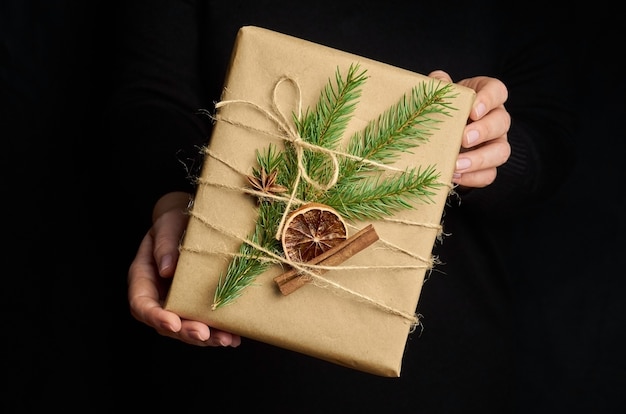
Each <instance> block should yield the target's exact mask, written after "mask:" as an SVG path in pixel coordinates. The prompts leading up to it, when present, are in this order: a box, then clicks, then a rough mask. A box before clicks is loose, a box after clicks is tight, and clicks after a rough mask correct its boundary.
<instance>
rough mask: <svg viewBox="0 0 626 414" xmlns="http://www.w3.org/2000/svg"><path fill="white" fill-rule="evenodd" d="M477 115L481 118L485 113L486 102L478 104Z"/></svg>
mask: <svg viewBox="0 0 626 414" xmlns="http://www.w3.org/2000/svg"><path fill="white" fill-rule="evenodd" d="M475 111H476V116H477V117H478V118H481V117H482V116H483V115H485V104H484V103H482V102H481V103H479V104H478V105H476V109H475Z"/></svg>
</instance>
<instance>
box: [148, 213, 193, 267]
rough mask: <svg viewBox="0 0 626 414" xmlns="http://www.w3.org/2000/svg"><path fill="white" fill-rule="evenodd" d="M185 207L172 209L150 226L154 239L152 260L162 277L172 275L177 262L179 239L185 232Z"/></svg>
mask: <svg viewBox="0 0 626 414" xmlns="http://www.w3.org/2000/svg"><path fill="white" fill-rule="evenodd" d="M185 209H186V207H180V208H174V209H172V210H170V211H167V212H165V213H163V214H162V215H161V216H160V217H159V218H157V220H156V221H155V222H154V225H153V226H152V235H153V237H154V260H155V261H156V263H158V266H159V274H160V275H161V276H163V277H171V276H173V275H174V270H175V268H176V263H177V261H178V256H179V250H178V247H179V245H180V239H181V237H182V235H183V233H184V231H185V228H186V226H187V222H188V220H189V216H188V215H187V214H185Z"/></svg>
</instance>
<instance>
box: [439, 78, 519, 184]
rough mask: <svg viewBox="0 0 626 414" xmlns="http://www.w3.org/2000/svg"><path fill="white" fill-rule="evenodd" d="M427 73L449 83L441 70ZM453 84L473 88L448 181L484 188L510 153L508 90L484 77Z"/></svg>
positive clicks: (495, 81) (492, 179) (497, 82)
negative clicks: (470, 109)
mask: <svg viewBox="0 0 626 414" xmlns="http://www.w3.org/2000/svg"><path fill="white" fill-rule="evenodd" d="M429 76H432V77H434V78H437V79H441V80H445V81H448V82H452V79H451V78H450V76H449V75H448V74H447V73H446V72H444V71H441V70H436V71H433V72H431V73H430V75H429ZM457 84H458V85H462V86H466V87H468V88H471V89H474V90H475V91H476V100H475V101H474V105H473V106H472V111H471V112H470V115H469V120H468V124H467V126H466V127H465V131H464V132H463V142H462V146H461V151H460V153H459V156H458V158H457V161H456V169H455V171H454V175H453V178H452V181H453V182H454V183H455V184H458V185H459V186H461V187H474V188H480V187H486V186H488V185H489V184H491V183H492V182H493V181H494V180H495V179H496V174H497V167H499V166H500V165H502V164H504V163H505V162H506V161H507V160H508V159H509V156H510V155H511V146H510V144H509V142H508V139H507V133H508V131H509V128H510V126H511V116H510V115H509V113H508V111H507V110H506V109H505V108H504V103H505V102H506V100H507V98H508V90H507V88H506V86H505V85H504V83H502V81H500V80H498V79H495V78H490V77H488V76H476V77H473V78H467V79H463V80H461V81H459V82H457Z"/></svg>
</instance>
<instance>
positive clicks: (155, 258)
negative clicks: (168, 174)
mask: <svg viewBox="0 0 626 414" xmlns="http://www.w3.org/2000/svg"><path fill="white" fill-rule="evenodd" d="M190 197H191V196H190V195H189V194H187V193H181V192H174V193H168V194H166V195H164V196H163V197H161V198H160V199H159V201H158V202H157V203H156V205H155V207H154V210H153V217H152V219H153V220H152V221H153V225H152V227H151V228H150V230H149V231H148V233H147V234H146V235H145V237H144V238H143V240H142V242H141V244H140V245H139V249H138V251H137V255H136V256H135V259H134V260H133V262H132V263H131V265H130V268H129V271H128V301H129V304H130V311H131V314H132V315H133V317H134V318H135V319H137V320H138V321H140V322H143V323H145V324H146V325H148V326H151V327H153V328H154V329H155V330H156V331H157V332H158V333H159V334H161V335H164V336H169V337H171V338H175V339H179V340H181V341H183V342H186V343H189V344H192V345H198V346H232V347H237V346H239V345H240V343H241V337H240V336H239V335H234V334H231V333H228V332H224V331H220V330H218V329H214V328H210V327H209V326H207V325H206V324H204V323H202V322H197V321H192V320H186V319H181V318H180V317H179V316H178V315H176V314H175V313H173V312H169V311H167V310H165V309H163V303H164V299H165V296H166V295H167V290H168V287H169V285H170V282H171V278H172V276H174V270H175V268H176V263H177V261H178V246H179V242H180V238H181V236H182V235H183V232H184V231H185V227H186V226H187V221H188V220H189V217H188V216H187V215H186V213H185V212H186V210H187V205H188V203H189V200H190Z"/></svg>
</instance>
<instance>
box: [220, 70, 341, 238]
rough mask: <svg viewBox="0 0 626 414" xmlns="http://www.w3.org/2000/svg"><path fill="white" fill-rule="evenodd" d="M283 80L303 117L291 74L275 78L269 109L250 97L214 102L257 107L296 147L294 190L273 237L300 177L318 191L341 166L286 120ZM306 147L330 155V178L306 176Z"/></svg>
mask: <svg viewBox="0 0 626 414" xmlns="http://www.w3.org/2000/svg"><path fill="white" fill-rule="evenodd" d="M285 82H288V83H290V84H291V85H292V86H293V87H294V88H295V91H296V102H295V105H294V106H295V108H296V111H295V113H294V114H295V116H296V117H297V119H301V117H302V92H301V90H300V85H299V84H298V82H296V81H295V80H294V79H293V78H290V77H288V76H282V77H281V78H280V79H278V81H277V82H276V84H275V85H274V88H273V91H272V110H268V109H266V108H263V107H262V106H260V105H258V104H256V103H254V102H252V101H246V100H242V99H232V100H224V101H220V102H218V103H216V104H215V108H216V109H219V108H221V107H223V106H226V105H232V104H243V105H248V106H250V107H252V108H254V109H256V110H257V111H259V112H261V113H262V114H263V115H265V116H266V117H267V119H269V120H270V121H272V122H273V123H274V125H275V126H276V127H277V128H278V129H279V130H280V131H281V132H282V134H281V135H280V137H281V138H282V139H283V140H284V141H287V142H289V143H291V144H292V145H293V147H294V149H295V153H296V157H297V158H296V159H297V165H298V174H297V176H296V178H295V180H294V182H293V185H292V188H293V190H292V192H291V194H290V196H289V200H288V202H287V207H286V208H285V212H284V213H283V216H282V218H281V220H280V224H279V225H278V230H277V232H276V239H280V235H281V234H282V230H283V227H284V223H285V221H286V219H287V216H288V215H289V212H290V210H291V206H292V204H293V202H294V200H295V198H296V193H297V190H298V187H299V185H300V181H302V180H304V181H305V182H307V183H308V184H309V185H311V186H312V187H313V188H315V189H316V190H318V191H327V190H329V189H330V188H332V187H333V186H334V185H335V184H337V180H338V179H339V168H340V167H339V161H338V159H337V153H336V152H335V151H333V150H331V149H328V148H324V147H321V146H319V145H314V144H311V143H310V142H307V141H306V140H304V139H303V138H302V136H300V133H299V132H298V130H297V129H296V126H295V124H294V122H290V121H289V119H290V118H289V117H288V116H287V115H286V113H285V111H284V110H282V109H281V108H280V106H279V99H278V96H277V94H278V90H279V88H280V86H281V85H282V84H283V83H285ZM220 119H221V120H223V121H227V122H229V123H231V124H237V125H240V124H239V123H236V122H231V121H228V120H226V119H223V118H220ZM240 126H241V125H240ZM305 150H309V151H315V152H319V153H322V154H325V155H327V156H328V157H329V158H330V161H331V168H332V175H331V178H330V180H329V181H328V182H327V183H320V182H318V181H316V180H314V179H313V178H311V177H310V176H309V174H308V173H307V170H306V167H305V162H304V158H305V157H304V151H305Z"/></svg>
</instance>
